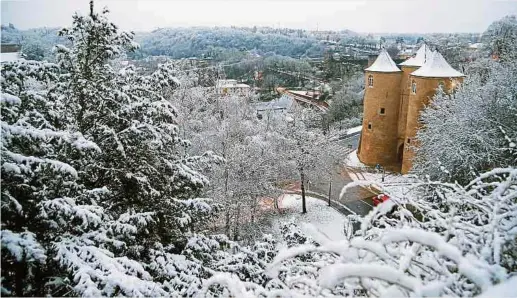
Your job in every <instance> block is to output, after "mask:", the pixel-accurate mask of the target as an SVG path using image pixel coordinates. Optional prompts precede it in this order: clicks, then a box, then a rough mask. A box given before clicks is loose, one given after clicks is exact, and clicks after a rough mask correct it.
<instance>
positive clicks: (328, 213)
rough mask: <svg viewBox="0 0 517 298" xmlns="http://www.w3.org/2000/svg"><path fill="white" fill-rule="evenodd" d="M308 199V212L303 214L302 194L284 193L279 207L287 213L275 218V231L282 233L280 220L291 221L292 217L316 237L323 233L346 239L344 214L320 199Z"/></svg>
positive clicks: (326, 235) (336, 238)
mask: <svg viewBox="0 0 517 298" xmlns="http://www.w3.org/2000/svg"><path fill="white" fill-rule="evenodd" d="M306 199H307V201H306V203H307V213H306V214H302V213H301V210H302V200H301V196H300V195H296V194H284V195H282V197H281V199H280V200H279V205H280V206H279V207H280V208H281V209H283V210H285V212H286V213H285V214H283V215H282V216H280V217H279V218H277V219H275V223H274V225H273V226H274V229H275V230H276V231H275V232H276V233H278V234H279V233H280V222H282V221H289V220H290V219H291V218H294V219H295V222H296V223H297V224H298V225H299V227H300V229H302V231H304V232H305V233H306V234H307V235H310V236H311V237H312V238H314V239H318V238H319V237H321V235H323V236H325V237H326V238H328V239H330V240H341V239H344V238H345V235H344V233H343V223H344V216H343V215H342V214H340V213H339V212H338V211H336V210H335V209H334V208H332V207H329V206H328V205H327V203H326V202H324V201H322V200H320V199H316V198H313V197H306ZM318 234H321V235H318Z"/></svg>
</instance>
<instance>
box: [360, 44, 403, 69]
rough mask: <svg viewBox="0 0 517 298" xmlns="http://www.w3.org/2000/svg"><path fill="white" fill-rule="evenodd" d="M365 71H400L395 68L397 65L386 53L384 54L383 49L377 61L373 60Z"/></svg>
mask: <svg viewBox="0 0 517 298" xmlns="http://www.w3.org/2000/svg"><path fill="white" fill-rule="evenodd" d="M365 70H366V71H373V72H399V71H400V69H399V68H398V67H397V64H395V62H394V61H393V59H391V57H390V55H389V54H388V52H386V50H385V49H382V50H381V53H380V54H379V56H377V59H375V62H373V64H372V65H370V67H368V68H367V69H365Z"/></svg>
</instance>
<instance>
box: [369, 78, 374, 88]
mask: <svg viewBox="0 0 517 298" xmlns="http://www.w3.org/2000/svg"><path fill="white" fill-rule="evenodd" d="M368 87H370V88H371V87H373V76H372V75H369V76H368Z"/></svg>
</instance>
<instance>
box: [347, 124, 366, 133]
mask: <svg viewBox="0 0 517 298" xmlns="http://www.w3.org/2000/svg"><path fill="white" fill-rule="evenodd" d="M362 129H363V126H362V125H359V126H356V127H352V128H350V129H348V130H347V131H346V134H347V135H351V134H354V133H358V132H360V131H361V130H362Z"/></svg>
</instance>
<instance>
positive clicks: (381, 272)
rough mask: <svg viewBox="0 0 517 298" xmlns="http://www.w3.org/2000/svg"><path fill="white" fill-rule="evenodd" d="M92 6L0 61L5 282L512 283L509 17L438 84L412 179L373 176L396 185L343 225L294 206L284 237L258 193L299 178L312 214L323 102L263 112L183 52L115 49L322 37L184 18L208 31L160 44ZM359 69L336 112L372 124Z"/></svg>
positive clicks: (395, 287) (173, 285)
mask: <svg viewBox="0 0 517 298" xmlns="http://www.w3.org/2000/svg"><path fill="white" fill-rule="evenodd" d="M91 3H92V4H91V12H90V14H88V15H78V14H75V15H73V17H72V24H71V26H70V27H67V28H63V29H60V30H50V31H49V32H45V33H44V34H45V36H46V35H47V34H48V35H49V36H50V35H52V33H56V34H57V36H54V37H52V39H53V50H51V51H50V52H47V50H46V48H43V54H42V55H43V56H47V55H51V56H52V59H48V60H47V61H36V60H31V59H23V60H19V61H14V62H5V63H2V66H1V87H2V91H1V101H0V102H1V125H2V133H1V139H2V143H1V164H2V167H1V174H2V182H1V184H2V185H1V186H2V187H1V194H2V196H1V200H2V201H1V205H2V208H1V252H2V260H1V295H2V296H85V297H92V296H95V297H98V296H153V297H157V296H160V297H161V296H172V297H180V296H182V297H183V296H184V297H293V296H309V297H315V296H321V297H344V296H353V297H357V296H368V297H370V296H373V297H380V296H384V297H413V296H417V297H423V296H432V297H436V296H448V297H451V296H462V297H463V296H466V297H474V296H478V295H485V297H497V296H511V295H514V294H515V293H514V292H512V291H514V290H515V285H516V284H517V275H516V273H517V167H516V166H517V146H516V144H517V121H515V120H516V119H517V85H516V84H515V82H516V81H517V18H516V17H515V16H508V17H505V18H503V19H501V20H498V21H496V22H494V23H493V24H491V25H490V26H489V27H488V28H487V30H486V31H485V32H484V33H483V37H482V40H483V44H484V45H485V47H484V48H483V52H482V54H480V57H479V58H478V59H476V60H475V61H472V62H469V63H468V64H466V65H465V68H466V74H467V77H466V78H465V82H464V84H462V85H461V86H460V87H459V88H458V90H457V91H456V92H455V93H453V94H446V93H444V92H443V90H441V89H438V90H437V93H436V95H434V96H433V101H432V104H430V105H429V106H427V107H426V108H425V110H424V112H423V113H422V117H421V121H422V123H423V124H424V127H423V129H421V130H420V131H419V133H418V141H419V143H420V146H419V147H418V149H417V156H416V159H415V169H414V171H413V172H412V173H411V175H406V176H401V177H399V178H400V179H399V180H397V181H396V182H391V183H390V182H389V181H386V182H385V183H384V182H379V181H375V183H376V184H377V185H378V187H380V188H381V190H382V192H383V193H387V194H389V195H390V198H391V199H390V200H389V201H387V202H384V203H383V204H380V205H378V206H377V207H375V208H373V209H372V210H371V211H370V212H369V213H368V214H367V215H366V216H363V217H361V216H358V215H356V214H351V215H348V216H343V218H342V226H340V227H338V229H340V230H342V231H343V239H341V240H333V239H330V238H329V237H327V236H326V235H324V234H323V233H321V231H316V230H315V231H312V233H307V230H306V228H304V227H303V226H302V225H301V224H300V223H299V222H296V221H294V220H286V221H281V222H279V223H278V227H277V228H278V230H279V233H277V235H274V234H273V233H272V232H271V231H272V230H273V226H272V224H271V222H270V221H269V220H268V218H269V216H272V217H275V216H278V215H279V214H280V212H281V211H280V210H278V208H276V207H273V208H272V210H270V211H269V214H263V212H264V211H263V208H262V207H263V206H262V204H263V202H264V200H265V199H269V198H272V204H273V206H277V205H278V203H279V202H278V201H277V199H276V198H278V197H279V195H280V194H282V192H283V186H285V184H286V183H288V182H293V181H295V182H297V183H299V184H300V186H301V197H302V199H301V201H300V204H301V206H299V208H298V212H301V213H302V214H307V213H311V211H312V210H311V209H310V208H308V206H307V204H306V195H307V194H306V188H307V184H306V183H307V181H309V180H316V179H318V178H324V179H328V178H329V177H331V175H332V173H333V172H334V170H335V166H336V164H339V163H342V162H343V160H344V159H345V158H346V157H345V156H343V151H342V150H341V149H340V148H338V146H337V145H336V142H334V141H332V136H333V135H332V134H329V133H325V131H324V130H325V125H321V121H320V120H321V119H320V114H315V113H314V111H313V110H311V109H306V108H300V107H295V108H294V109H293V110H291V111H289V113H287V114H280V115H277V116H273V115H271V117H265V118H263V119H259V118H257V114H256V111H255V110H254V109H253V108H252V106H251V105H250V104H249V102H248V98H244V97H243V96H239V95H232V96H221V94H220V93H218V92H217V90H216V88H213V87H206V86H203V85H202V84H200V78H199V77H197V74H196V73H192V72H186V71H185V68H186V67H185V65H183V63H185V61H184V60H168V59H166V61H165V62H164V63H163V64H160V65H159V66H157V67H156V69H154V70H153V71H150V70H145V69H142V67H138V66H135V65H133V64H128V65H126V64H123V63H121V60H124V61H125V60H126V59H128V57H136V56H137V55H139V53H143V52H145V51H149V54H150V53H152V54H153V55H154V54H156V55H167V56H170V57H176V58H178V57H185V56H187V55H188V56H191V55H199V56H201V55H203V54H205V55H206V54H210V55H212V53H213V52H211V51H217V48H218V47H225V46H226V44H232V46H231V47H228V48H240V47H247V46H248V45H250V44H251V45H254V49H260V51H263V52H271V51H273V52H275V53H276V54H278V55H285V56H291V55H292V56H297V55H301V56H302V55H307V56H310V55H312V53H313V52H312V51H314V53H317V52H318V51H319V50H318V49H317V45H315V44H314V43H311V42H309V41H308V40H310V38H311V37H310V36H306V35H304V33H303V32H300V31H292V32H290V31H286V32H284V33H279V32H272V33H269V32H261V31H260V30H258V29H257V32H254V30H255V29H253V28H250V29H249V30H251V32H252V33H253V34H255V36H257V39H256V40H254V39H251V40H249V39H248V37H247V36H248V35H246V34H244V33H242V31H244V30H240V29H233V28H231V29H228V28H226V29H217V30H216V31H217V32H218V34H220V36H226V37H225V38H217V40H216V41H210V37H209V36H210V35H211V33H206V32H205V33H203V32H204V31H203V30H202V29H189V30H192V31H189V32H197V33H195V34H204V37H203V38H200V39H199V38H198V39H196V40H197V41H200V42H199V43H196V42H193V41H188V40H185V41H184V42H177V40H181V39H186V37H185V35H183V34H182V33H181V32H185V31H182V30H157V31H155V32H153V33H152V34H153V35H154V36H158V37H159V38H157V39H158V40H161V41H160V42H162V43H167V44H168V43H170V44H173V45H174V46H175V49H174V52H172V51H171V52H167V51H165V52H164V51H163V50H160V49H159V48H162V49H163V47H167V46H164V45H162V44H160V43H158V44H154V43H153V42H151V41H150V40H145V39H138V38H137V37H138V34H136V35H135V34H133V33H131V32H124V31H121V30H119V29H118V27H117V25H116V24H113V23H112V22H111V21H110V20H109V11H108V10H107V9H104V10H102V11H101V12H97V11H96V9H94V7H93V1H92V2H91ZM5 30H15V28H7V29H5ZM262 30H265V29H262ZM3 32H4V28H2V33H3ZM40 33H41V32H40ZM40 33H37V34H40ZM346 33H347V34H349V32H346ZM35 34H36V33H35ZM2 38H4V37H3V36H2ZM205 38H206V41H204V40H205ZM241 39H242V41H241ZM34 40H35V41H36V42H37V39H34ZM2 41H3V40H2ZM138 42H141V44H140V45H139V43H138ZM287 44H289V46H286V45H287ZM210 45H213V47H211V46H210ZM246 50H249V48H246ZM494 53H496V54H497V59H493V56H494ZM132 55H136V56H132ZM270 59H271V62H270V63H272V64H274V63H276V64H282V63H285V64H286V65H288V63H289V62H291V60H289V59H283V58H281V59H277V58H275V56H271V58H270ZM302 65H304V64H302ZM293 67H294V66H293ZM296 67H300V66H299V65H298V64H296ZM303 67H305V66H302V67H301V68H300V71H303V69H304V68H303ZM214 79H215V78H214ZM361 81H362V79H361V77H360V76H353V77H352V78H350V79H349V80H347V81H346V82H344V84H343V86H342V88H341V89H340V90H339V91H338V92H337V96H336V98H339V100H336V101H335V102H336V105H335V106H334V107H331V108H330V109H329V114H330V115H332V117H334V118H335V119H338V120H339V121H343V120H344V121H349V122H354V123H356V122H358V121H359V122H360V119H354V118H357V116H358V115H360V109H361V105H360V101H361V99H360V97H359V95H358V94H359V93H360V89H362V86H363V85H364V83H361ZM338 120H336V121H338ZM383 180H384V179H383ZM371 183H373V182H372V181H367V180H365V181H356V182H352V183H350V184H348V185H346V186H344V187H343V188H342V190H341V195H340V196H346V195H347V193H348V192H349V191H350V189H351V188H352V187H354V186H358V185H362V186H364V185H367V184H371ZM329 208H330V207H329Z"/></svg>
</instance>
